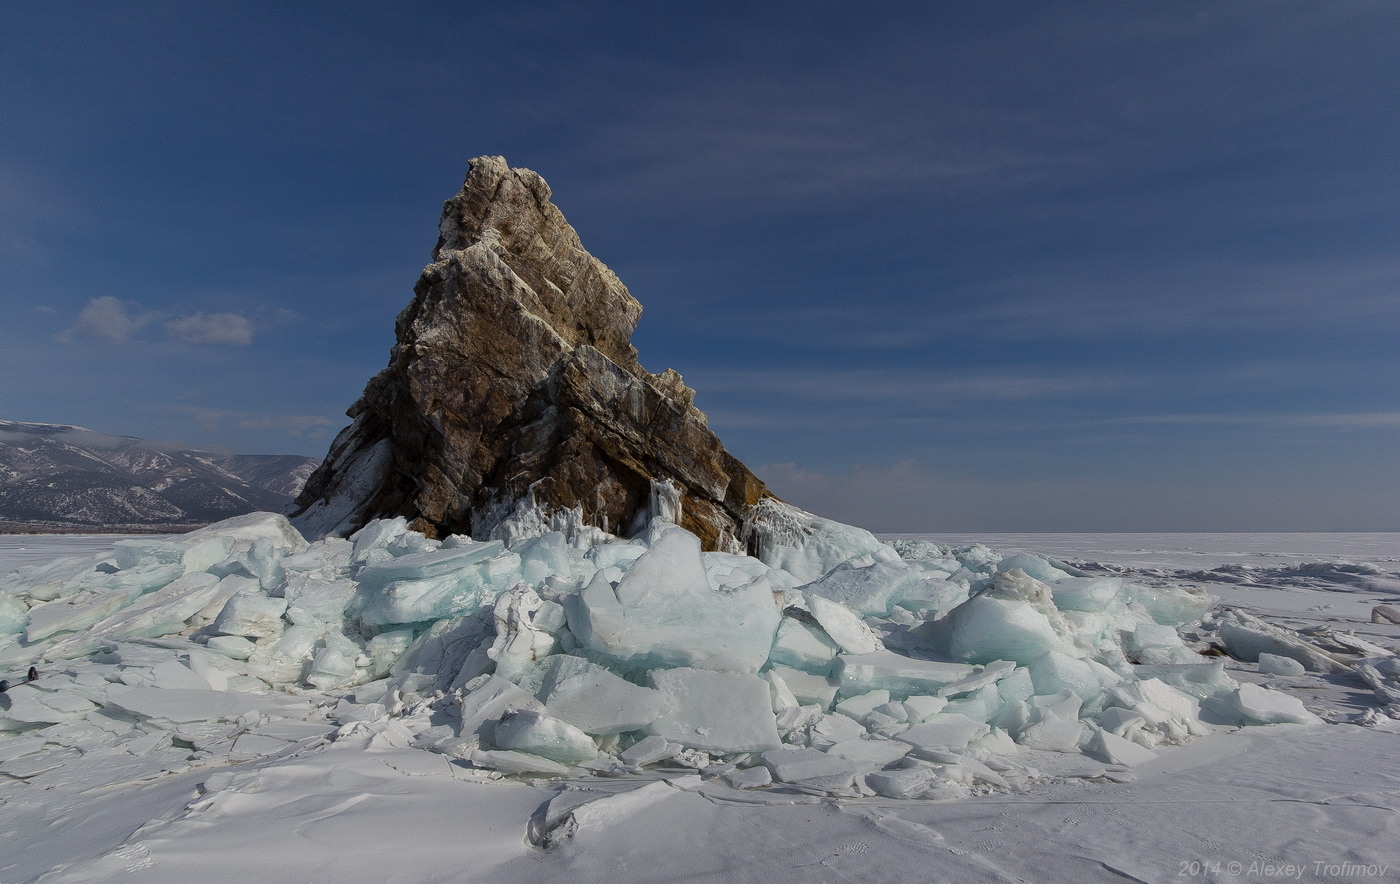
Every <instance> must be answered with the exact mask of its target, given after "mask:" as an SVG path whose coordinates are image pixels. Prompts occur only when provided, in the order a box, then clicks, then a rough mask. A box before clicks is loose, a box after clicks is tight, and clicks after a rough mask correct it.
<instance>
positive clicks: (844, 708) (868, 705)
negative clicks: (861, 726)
mask: <svg viewBox="0 0 1400 884" xmlns="http://www.w3.org/2000/svg"><path fill="white" fill-rule="evenodd" d="M889 701H890V692H889V691H886V690H883V689H877V690H873V691H867V692H866V693H864V694H857V695H855V696H853V697H847V698H846V699H844V700H842V701H841V702H840V703H837V704H836V711H837V712H840V713H841V714H842V715H849V716H850V717H851V718H854V719H855V720H856V721H860V720H861V719H862V718H864V717H865V716H867V715H869V714H870V713H871V712H873V711H874V710H875V707H876V706H879V705H881V704H884V703H888V702H889Z"/></svg>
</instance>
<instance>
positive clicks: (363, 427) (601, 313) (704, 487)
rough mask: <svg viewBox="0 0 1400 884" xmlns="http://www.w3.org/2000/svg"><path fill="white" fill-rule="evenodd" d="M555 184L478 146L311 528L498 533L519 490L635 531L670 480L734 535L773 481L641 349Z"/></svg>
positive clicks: (697, 527)
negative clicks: (653, 369)
mask: <svg viewBox="0 0 1400 884" xmlns="http://www.w3.org/2000/svg"><path fill="white" fill-rule="evenodd" d="M550 196H551V193H550V189H549V185H548V184H546V183H545V182H544V179H542V178H541V177H540V176H539V175H537V174H535V173H534V172H531V171H529V170H528V169H512V168H510V167H509V166H508V165H507V164H506V161H505V160H504V159H503V158H501V157H478V158H477V159H474V160H472V161H471V168H470V170H469V171H468V172H467V178H466V182H465V183H464V184H463V186H462V190H461V192H460V193H458V194H457V195H456V196H454V197H452V198H451V199H449V200H448V201H447V202H446V203H445V204H444V205H443V212H442V220H441V222H440V223H439V225H438V231H439V236H438V242H437V245H436V247H435V248H434V249H433V256H432V258H433V260H432V263H430V264H428V266H427V267H425V268H424V269H423V274H422V276H421V277H420V278H419V280H418V284H417V286H416V287H415V288H414V297H413V300H412V301H411V302H410V303H409V305H408V306H407V307H406V308H405V309H404V310H403V312H402V313H400V314H399V317H398V320H397V322H396V326H395V330H396V342H395V344H394V348H393V350H392V351H391V353H390V357H389V365H388V366H387V367H386V368H385V369H384V370H383V371H381V372H380V373H379V374H378V375H376V376H375V377H374V378H373V379H371V380H370V382H369V384H368V385H367V386H366V387H365V392H364V394H363V396H361V398H360V399H359V401H357V402H356V403H355V404H354V405H353V406H351V407H350V410H349V411H348V412H347V414H348V415H349V416H350V417H351V418H353V419H354V423H353V424H351V426H349V427H347V428H346V429H345V430H344V431H342V432H341V434H340V435H339V436H337V437H336V439H335V442H334V443H332V445H331V450H330V453H329V454H328V455H327V457H326V460H325V462H324V463H323V464H322V466H321V467H320V469H318V470H317V471H316V473H315V474H314V475H312V477H311V478H310V480H309V481H308V482H307V484H306V488H305V490H304V491H303V492H302V494H301V496H300V497H299V498H298V499H297V501H296V503H295V505H294V506H293V508H292V511H291V514H292V516H293V518H294V521H295V522H296V524H297V525H298V527H299V528H301V529H302V530H303V532H304V533H307V534H308V535H316V536H320V535H325V534H332V533H334V534H344V533H348V532H350V531H353V530H355V529H356V528H358V527H359V526H361V525H363V524H364V523H365V522H367V521H369V520H371V519H375V518H383V517H390V516H404V517H406V518H408V519H409V520H410V521H411V522H412V523H413V527H414V528H415V529H417V530H420V531H423V532H425V533H427V534H429V535H433V536H444V535H447V534H471V535H472V536H474V537H477V538H485V537H489V536H491V535H492V533H493V532H495V533H497V534H499V533H500V532H501V530H503V528H502V526H503V524H504V523H505V522H506V521H507V520H508V519H509V518H510V517H511V515H512V513H514V512H515V511H516V509H517V506H518V504H519V503H520V502H521V501H533V502H534V503H535V504H537V505H538V506H539V507H542V508H544V509H545V510H554V511H565V510H573V509H577V510H579V511H580V512H581V517H582V520H583V521H584V522H586V523H588V524H592V525H596V526H598V527H600V528H603V529H604V530H609V531H613V532H625V531H627V530H629V529H630V528H632V527H633V526H634V525H635V524H636V523H637V521H638V519H639V517H641V518H644V517H645V514H646V513H647V512H648V504H649V501H650V499H651V493H652V485H653V483H655V482H662V481H666V480H670V481H671V482H673V483H675V485H676V488H677V489H678V490H679V493H680V510H681V512H680V520H681V525H682V526H683V527H685V528H687V529H689V530H690V531H692V532H694V533H695V534H697V535H699V536H700V538H701V540H702V541H703V542H704V544H705V546H706V547H707V548H710V549H716V548H733V547H735V546H736V543H737V541H736V538H737V537H738V536H739V534H740V528H739V526H740V524H741V521H742V516H743V513H744V511H745V510H746V509H747V508H748V507H749V506H751V505H752V504H754V503H755V502H757V501H758V500H759V499H761V498H763V497H765V496H767V491H766V489H765V488H764V486H763V483H762V482H760V481H759V480H758V479H757V478H755V477H754V475H753V474H752V473H751V472H749V470H748V468H747V467H745V466H744V465H743V464H742V463H740V462H739V461H738V460H737V459H736V458H734V457H733V456H732V455H730V454H729V453H728V452H727V451H726V450H725V449H724V446H723V445H722V444H721V443H720V441H719V439H718V438H717V437H716V436H715V435H714V433H712V432H710V430H709V427H708V425H707V424H706V421H705V415H704V414H703V413H702V412H701V411H700V410H699V409H697V408H696V407H695V406H694V404H693V403H692V400H693V398H694V396H695V392H694V391H693V390H691V389H690V388H688V387H687V386H686V385H685V383H684V381H683V380H682V379H681V376H680V375H679V374H677V373H676V372H675V371H672V370H671V369H667V370H666V371H664V372H662V373H661V374H651V373H649V372H648V371H647V370H646V369H644V368H643V367H642V366H641V364H640V363H639V362H638V361H637V351H636V349H635V348H634V347H633V346H632V342H631V338H632V332H633V330H634V329H635V328H636V325H637V320H638V318H639V317H640V316H641V312H642V308H641V304H639V303H638V302H637V300H636V299H635V298H633V297H632V295H631V293H630V292H628V291H627V287H626V286H624V285H623V284H622V282H621V281H620V280H618V278H617V276H616V275H615V274H614V273H613V272H612V271H611V270H609V269H608V268H607V267H606V266H604V265H603V263H602V262H601V261H599V260H598V259H596V258H594V257H593V256H592V255H590V254H589V253H588V252H587V251H586V250H585V249H584V248H583V245H582V243H581V242H580V241H579V238H578V234H577V233H575V231H574V229H573V228H572V227H571V226H569V223H568V222H567V221H566V220H564V216H563V214H562V213H561V212H560V211H559V209H557V208H556V207H555V206H554V204H553V203H552V202H550Z"/></svg>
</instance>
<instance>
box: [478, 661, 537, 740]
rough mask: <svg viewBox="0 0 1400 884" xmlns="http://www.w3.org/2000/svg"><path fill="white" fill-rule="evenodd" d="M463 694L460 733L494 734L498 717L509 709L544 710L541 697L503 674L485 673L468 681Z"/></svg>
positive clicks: (480, 736)
mask: <svg viewBox="0 0 1400 884" xmlns="http://www.w3.org/2000/svg"><path fill="white" fill-rule="evenodd" d="M464 691H465V693H463V694H462V695H461V699H460V703H461V724H460V725H459V727H458V731H457V733H458V735H459V736H462V737H469V738H478V739H480V738H488V739H489V738H490V736H491V734H492V732H493V731H494V730H495V727H496V721H497V720H498V719H500V717H501V716H503V715H505V714H506V713H508V712H515V711H517V710H521V709H528V710H533V711H535V712H543V711H544V706H543V705H541V704H540V701H538V700H536V699H535V698H534V697H532V696H530V695H529V694H527V693H525V692H524V691H522V690H521V689H520V688H518V687H516V686H515V685H513V684H511V683H510V682H508V681H506V680H505V679H504V678H501V677H500V676H499V675H483V676H481V677H480V678H477V679H474V680H472V681H471V682H468V684H467V686H466V688H464Z"/></svg>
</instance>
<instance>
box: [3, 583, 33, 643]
mask: <svg viewBox="0 0 1400 884" xmlns="http://www.w3.org/2000/svg"><path fill="white" fill-rule="evenodd" d="M28 625H29V606H28V605H26V604H24V603H23V602H21V601H20V600H19V599H17V598H15V597H13V596H11V595H9V594H8V593H5V592H0V635H19V634H20V633H21V632H24V628H25V627H26V626H28Z"/></svg>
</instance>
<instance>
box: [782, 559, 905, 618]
mask: <svg viewBox="0 0 1400 884" xmlns="http://www.w3.org/2000/svg"><path fill="white" fill-rule="evenodd" d="M921 582H922V575H921V572H919V571H917V570H915V569H914V568H911V567H909V566H908V565H905V564H904V563H902V562H901V563H899V564H887V563H884V562H875V563H873V564H870V565H865V566H864V567H858V566H856V565H855V563H853V562H844V563H842V564H840V565H838V566H836V567H835V568H833V569H832V570H831V571H829V572H828V573H827V574H826V575H824V576H823V577H821V578H819V579H817V580H814V581H812V582H811V583H809V584H807V585H806V586H805V587H803V589H804V590H806V591H807V592H810V593H812V594H814V595H818V596H821V597H822V598H826V599H830V600H832V601H834V602H839V603H841V604H843V605H845V606H846V607H848V608H850V609H851V610H853V611H856V612H857V613H860V614H874V615H879V616H883V615H886V614H888V613H889V612H890V609H891V608H893V607H894V606H895V604H896V603H898V602H900V601H901V600H903V598H904V596H905V595H906V594H907V593H908V592H909V591H910V590H912V589H914V588H915V587H916V586H918V585H919V584H920V583H921Z"/></svg>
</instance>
